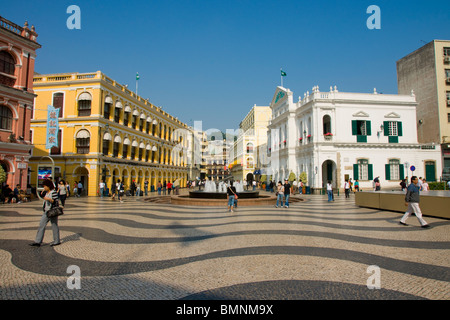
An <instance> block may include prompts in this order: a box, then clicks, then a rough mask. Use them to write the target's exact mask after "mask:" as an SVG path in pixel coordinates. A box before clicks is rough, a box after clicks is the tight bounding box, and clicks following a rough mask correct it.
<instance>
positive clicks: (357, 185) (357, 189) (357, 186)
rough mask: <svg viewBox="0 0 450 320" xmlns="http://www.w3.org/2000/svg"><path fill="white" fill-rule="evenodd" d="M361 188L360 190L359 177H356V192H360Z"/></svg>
mask: <svg viewBox="0 0 450 320" xmlns="http://www.w3.org/2000/svg"><path fill="white" fill-rule="evenodd" d="M359 191H360V190H359V181H358V179H356V180H355V193H356V192H359Z"/></svg>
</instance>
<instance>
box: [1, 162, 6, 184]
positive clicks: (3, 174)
mask: <svg viewBox="0 0 450 320" xmlns="http://www.w3.org/2000/svg"><path fill="white" fill-rule="evenodd" d="M5 181H6V172H5V170H4V169H3V167H2V166H0V184H2V183H3V182H5Z"/></svg>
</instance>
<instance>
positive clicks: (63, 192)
mask: <svg viewBox="0 0 450 320" xmlns="http://www.w3.org/2000/svg"><path fill="white" fill-rule="evenodd" d="M58 198H59V201H60V203H61V207H63V208H64V206H65V205H66V199H67V187H66V183H65V181H64V180H61V181H59V183H58Z"/></svg>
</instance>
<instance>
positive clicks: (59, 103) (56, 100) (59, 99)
mask: <svg viewBox="0 0 450 320" xmlns="http://www.w3.org/2000/svg"><path fill="white" fill-rule="evenodd" d="M53 106H54V107H55V108H57V109H59V115H58V117H59V118H62V117H63V113H64V112H63V107H64V93H62V92H56V93H54V94H53Z"/></svg>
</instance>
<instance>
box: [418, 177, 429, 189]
mask: <svg viewBox="0 0 450 320" xmlns="http://www.w3.org/2000/svg"><path fill="white" fill-rule="evenodd" d="M429 190H430V186H429V185H428V182H427V180H426V179H423V180H422V188H421V189H420V191H429Z"/></svg>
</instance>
